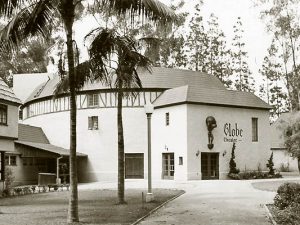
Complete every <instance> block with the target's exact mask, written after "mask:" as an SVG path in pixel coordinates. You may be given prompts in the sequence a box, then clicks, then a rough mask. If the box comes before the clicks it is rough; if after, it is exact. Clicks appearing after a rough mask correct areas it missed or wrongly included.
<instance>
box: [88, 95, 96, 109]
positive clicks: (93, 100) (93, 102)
mask: <svg viewBox="0 0 300 225" xmlns="http://www.w3.org/2000/svg"><path fill="white" fill-rule="evenodd" d="M97 106H99V94H88V95H87V107H97Z"/></svg>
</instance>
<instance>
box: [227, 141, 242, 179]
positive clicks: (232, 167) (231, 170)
mask: <svg viewBox="0 0 300 225" xmlns="http://www.w3.org/2000/svg"><path fill="white" fill-rule="evenodd" d="M234 150H235V143H233V145H232V149H231V158H230V161H229V174H238V173H239V172H240V170H239V169H237V168H236V162H235V160H234V159H235V153H234Z"/></svg>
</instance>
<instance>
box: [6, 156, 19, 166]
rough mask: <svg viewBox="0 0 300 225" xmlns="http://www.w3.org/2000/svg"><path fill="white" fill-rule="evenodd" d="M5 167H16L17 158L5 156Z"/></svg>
mask: <svg viewBox="0 0 300 225" xmlns="http://www.w3.org/2000/svg"><path fill="white" fill-rule="evenodd" d="M5 165H6V166H16V165H17V156H15V155H6V156H5Z"/></svg>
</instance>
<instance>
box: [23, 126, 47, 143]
mask: <svg viewBox="0 0 300 225" xmlns="http://www.w3.org/2000/svg"><path fill="white" fill-rule="evenodd" d="M18 140H19V141H28V142H35V143H43V144H50V142H49V140H48V138H47V137H46V135H45V133H44V131H43V130H42V128H40V127H34V126H30V125H26V124H21V123H20V124H19V131H18Z"/></svg>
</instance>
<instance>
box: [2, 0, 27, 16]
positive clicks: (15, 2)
mask: <svg viewBox="0 0 300 225" xmlns="http://www.w3.org/2000/svg"><path fill="white" fill-rule="evenodd" d="M22 5H24V0H1V1H0V14H1V16H3V17H10V16H11V15H12V13H13V12H14V10H16V9H17V8H19V7H21V6H22Z"/></svg>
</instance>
